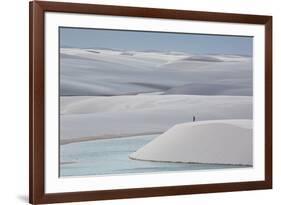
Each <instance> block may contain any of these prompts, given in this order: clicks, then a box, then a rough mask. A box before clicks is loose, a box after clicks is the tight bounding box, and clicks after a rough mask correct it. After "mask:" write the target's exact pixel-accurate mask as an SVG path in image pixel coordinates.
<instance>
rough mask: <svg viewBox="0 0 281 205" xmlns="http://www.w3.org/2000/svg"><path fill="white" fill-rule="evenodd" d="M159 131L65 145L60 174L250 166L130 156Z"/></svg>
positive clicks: (114, 173) (80, 174)
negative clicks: (150, 159)
mask: <svg viewBox="0 0 281 205" xmlns="http://www.w3.org/2000/svg"><path fill="white" fill-rule="evenodd" d="M156 136H157V135H149V136H137V137H124V138H118V139H105V140H94V141H86V142H80V143H72V144H67V145H62V146H61V148H60V161H61V165H60V176H85V175H105V174H107V175H109V174H110V175H116V174H128V173H149V172H169V171H187V170H202V169H225V168H243V167H246V166H234V165H211V164H190V163H168V162H149V161H139V160H132V159H130V158H129V157H128V156H129V154H131V153H133V152H135V151H136V150H137V149H139V148H141V147H142V146H144V145H145V144H147V143H148V142H150V141H151V140H152V139H154V138H155V137H156Z"/></svg>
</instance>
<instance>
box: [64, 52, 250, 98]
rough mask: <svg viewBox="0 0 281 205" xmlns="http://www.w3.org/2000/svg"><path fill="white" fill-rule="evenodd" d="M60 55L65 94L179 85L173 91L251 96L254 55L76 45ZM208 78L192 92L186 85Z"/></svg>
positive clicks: (128, 91)
mask: <svg viewBox="0 0 281 205" xmlns="http://www.w3.org/2000/svg"><path fill="white" fill-rule="evenodd" d="M60 54H61V56H60V79H61V80H60V85H61V86H60V91H61V93H60V94H61V95H62V96H73V95H76V96H79V95H80V96H83V95H96V96H114V95H115V96H116V95H132V94H136V93H149V92H163V91H166V90H169V89H173V88H177V87H181V89H174V90H173V94H196V95H197V94H198V95H200V94H202V93H208V92H209V93H212V94H216V95H234V94H235V95H243V96H251V95H252V58H251V57H247V56H234V55H191V54H185V53H175V52H156V51H153V52H144V51H126V52H124V51H118V50H109V49H107V50H105V49H77V48H61V50H60ZM206 82H210V83H212V86H209V87H208V86H199V88H197V87H196V88H195V89H194V90H192V92H191V91H190V90H191V89H190V88H189V89H183V88H184V87H182V86H184V85H186V84H192V85H201V84H202V83H203V84H204V83H206ZM232 87H234V89H235V91H233V90H232V89H230V88H232ZM197 91H198V92H197Z"/></svg>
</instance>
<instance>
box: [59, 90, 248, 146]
mask: <svg viewBox="0 0 281 205" xmlns="http://www.w3.org/2000/svg"><path fill="white" fill-rule="evenodd" d="M60 113H61V115H60V125H61V127H60V140H61V143H62V144H67V143H71V142H80V141H86V140H95V139H105V138H116V137H127V136H136V135H149V134H162V133H163V132H165V131H167V130H168V129H169V128H171V127H172V126H174V125H176V124H179V123H185V122H190V121H192V118H193V116H195V117H196V121H202V120H219V119H251V118H252V97H247V96H189V95H136V96H113V97H94V96H88V97H79V96H73V97H61V108H60Z"/></svg>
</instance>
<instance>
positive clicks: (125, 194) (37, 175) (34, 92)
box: [29, 1, 272, 204]
mask: <svg viewBox="0 0 281 205" xmlns="http://www.w3.org/2000/svg"><path fill="white" fill-rule="evenodd" d="M29 9H30V14H29V15H30V16H29V18H30V34H29V43H30V44H29V45H30V51H29V52H30V54H29V58H30V59H29V62H30V71H29V72H30V73H29V77H30V80H29V82H30V99H29V100H30V104H29V108H30V111H29V112H30V113H29V115H30V119H29V120H30V121H29V122H30V128H29V129H30V139H29V146H30V148H29V161H30V162H29V163H30V165H29V186H30V187H29V200H30V203H32V204H44V203H57V202H75V201H89V200H106V199H121V198H136V197H153V196H167V195H181V194H196V193H211V192H227V191H240V190H255V189H270V188H272V17H271V16H260V15H245V14H243V15H241V14H230V13H228V14H227V13H213V12H199V11H183V10H168V9H154V8H135V7H120V6H104V5H92V4H76V3H58V2H42V1H34V2H30V5H29ZM48 11H50V12H66V13H83V14H101V15H113V16H128V17H144V18H147V17H149V18H162V19H181V20H197V21H210V22H229V23H247V24H260V25H264V26H265V54H264V55H265V65H264V67H265V71H264V72H265V133H264V136H265V146H264V149H265V180H264V181H251V182H237V183H236V182H235V183H217V184H205V185H186V186H169V187H151V188H137V189H119V190H107V191H87V192H71V193H54V194H46V193H45V189H44V185H45V182H44V155H45V153H44V129H45V126H44V98H45V93H44V13H45V12H48Z"/></svg>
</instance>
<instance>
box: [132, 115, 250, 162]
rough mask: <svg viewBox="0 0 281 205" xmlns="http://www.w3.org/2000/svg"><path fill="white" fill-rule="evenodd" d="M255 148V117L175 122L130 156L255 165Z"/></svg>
mask: <svg viewBox="0 0 281 205" xmlns="http://www.w3.org/2000/svg"><path fill="white" fill-rule="evenodd" d="M252 151H253V147H252V120H211V121H202V122H191V123H184V124H178V125H175V126H174V127H172V128H171V129H169V130H168V131H167V132H165V133H163V134H162V135H160V136H159V137H157V138H156V139H154V140H152V141H151V142H149V143H148V144H146V145H145V146H143V147H142V148H140V149H139V150H137V151H136V152H134V153H132V154H131V155H130V158H132V159H138V160H149V161H166V162H187V163H210V164H234V165H252V164H253V156H252Z"/></svg>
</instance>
